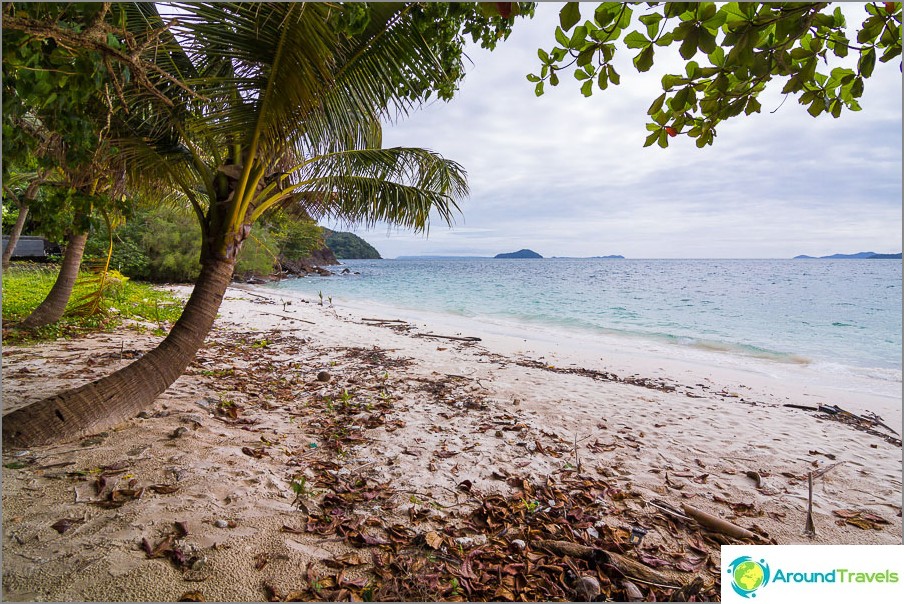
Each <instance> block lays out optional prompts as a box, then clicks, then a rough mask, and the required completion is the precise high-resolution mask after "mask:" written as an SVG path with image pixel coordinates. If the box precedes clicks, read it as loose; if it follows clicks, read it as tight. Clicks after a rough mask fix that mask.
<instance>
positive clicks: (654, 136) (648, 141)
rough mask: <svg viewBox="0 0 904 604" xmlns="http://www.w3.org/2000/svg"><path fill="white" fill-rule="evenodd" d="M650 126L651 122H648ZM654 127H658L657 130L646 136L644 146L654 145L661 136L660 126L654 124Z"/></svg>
mask: <svg viewBox="0 0 904 604" xmlns="http://www.w3.org/2000/svg"><path fill="white" fill-rule="evenodd" d="M649 126H650V124H647V127H649ZM654 128H655V129H656V132H654V133H653V134H651V135H650V136H648V137H647V138H646V140H645V141H644V143H643V146H644V147H649V146H650V145H652V144H653V143H655V142H656V140H657V139H658V138H659V127H658V126H654Z"/></svg>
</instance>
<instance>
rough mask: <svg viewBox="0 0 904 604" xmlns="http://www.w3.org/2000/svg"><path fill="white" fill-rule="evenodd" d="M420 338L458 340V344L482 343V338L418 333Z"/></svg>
mask: <svg viewBox="0 0 904 604" xmlns="http://www.w3.org/2000/svg"><path fill="white" fill-rule="evenodd" d="M414 335H415V337H418V338H440V339H442V340H456V341H458V342H482V341H483V340H481V338H477V337H474V336H442V335H439V334H437V333H416V334H414Z"/></svg>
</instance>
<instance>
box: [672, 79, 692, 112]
mask: <svg viewBox="0 0 904 604" xmlns="http://www.w3.org/2000/svg"><path fill="white" fill-rule="evenodd" d="M690 91H691V87H690V86H685V87H684V88H682V89H681V90H679V91H678V92H676V93H675V96H674V97H672V101H671V102H670V103H669V106H670V107H671V108H672V113H673V114H678V113H683V112H684V110H685V109H686V108H687V106H688V97H689V95H690Z"/></svg>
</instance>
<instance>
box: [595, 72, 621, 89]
mask: <svg viewBox="0 0 904 604" xmlns="http://www.w3.org/2000/svg"><path fill="white" fill-rule="evenodd" d="M606 75H607V74H606V70H605V69H600V77H599V78H597V81H596V85H597V86H599V87H600V90H605V89H606V88H608V87H609V80H608V78H606ZM614 83H615V84H618V82H614Z"/></svg>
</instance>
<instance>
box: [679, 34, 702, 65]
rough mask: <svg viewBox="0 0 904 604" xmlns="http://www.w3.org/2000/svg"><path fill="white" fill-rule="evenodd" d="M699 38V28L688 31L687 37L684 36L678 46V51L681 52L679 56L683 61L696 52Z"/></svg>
mask: <svg viewBox="0 0 904 604" xmlns="http://www.w3.org/2000/svg"><path fill="white" fill-rule="evenodd" d="M699 38H700V30H698V29H693V30H691V31H690V32H688V34H687V37H685V38H684V41H683V42H681V46H680V47H679V48H678V52H679V53H681V58H683V59H684V60H685V61H687V60H689V59H691V58H693V56H694V55H695V54H697V40H699Z"/></svg>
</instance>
